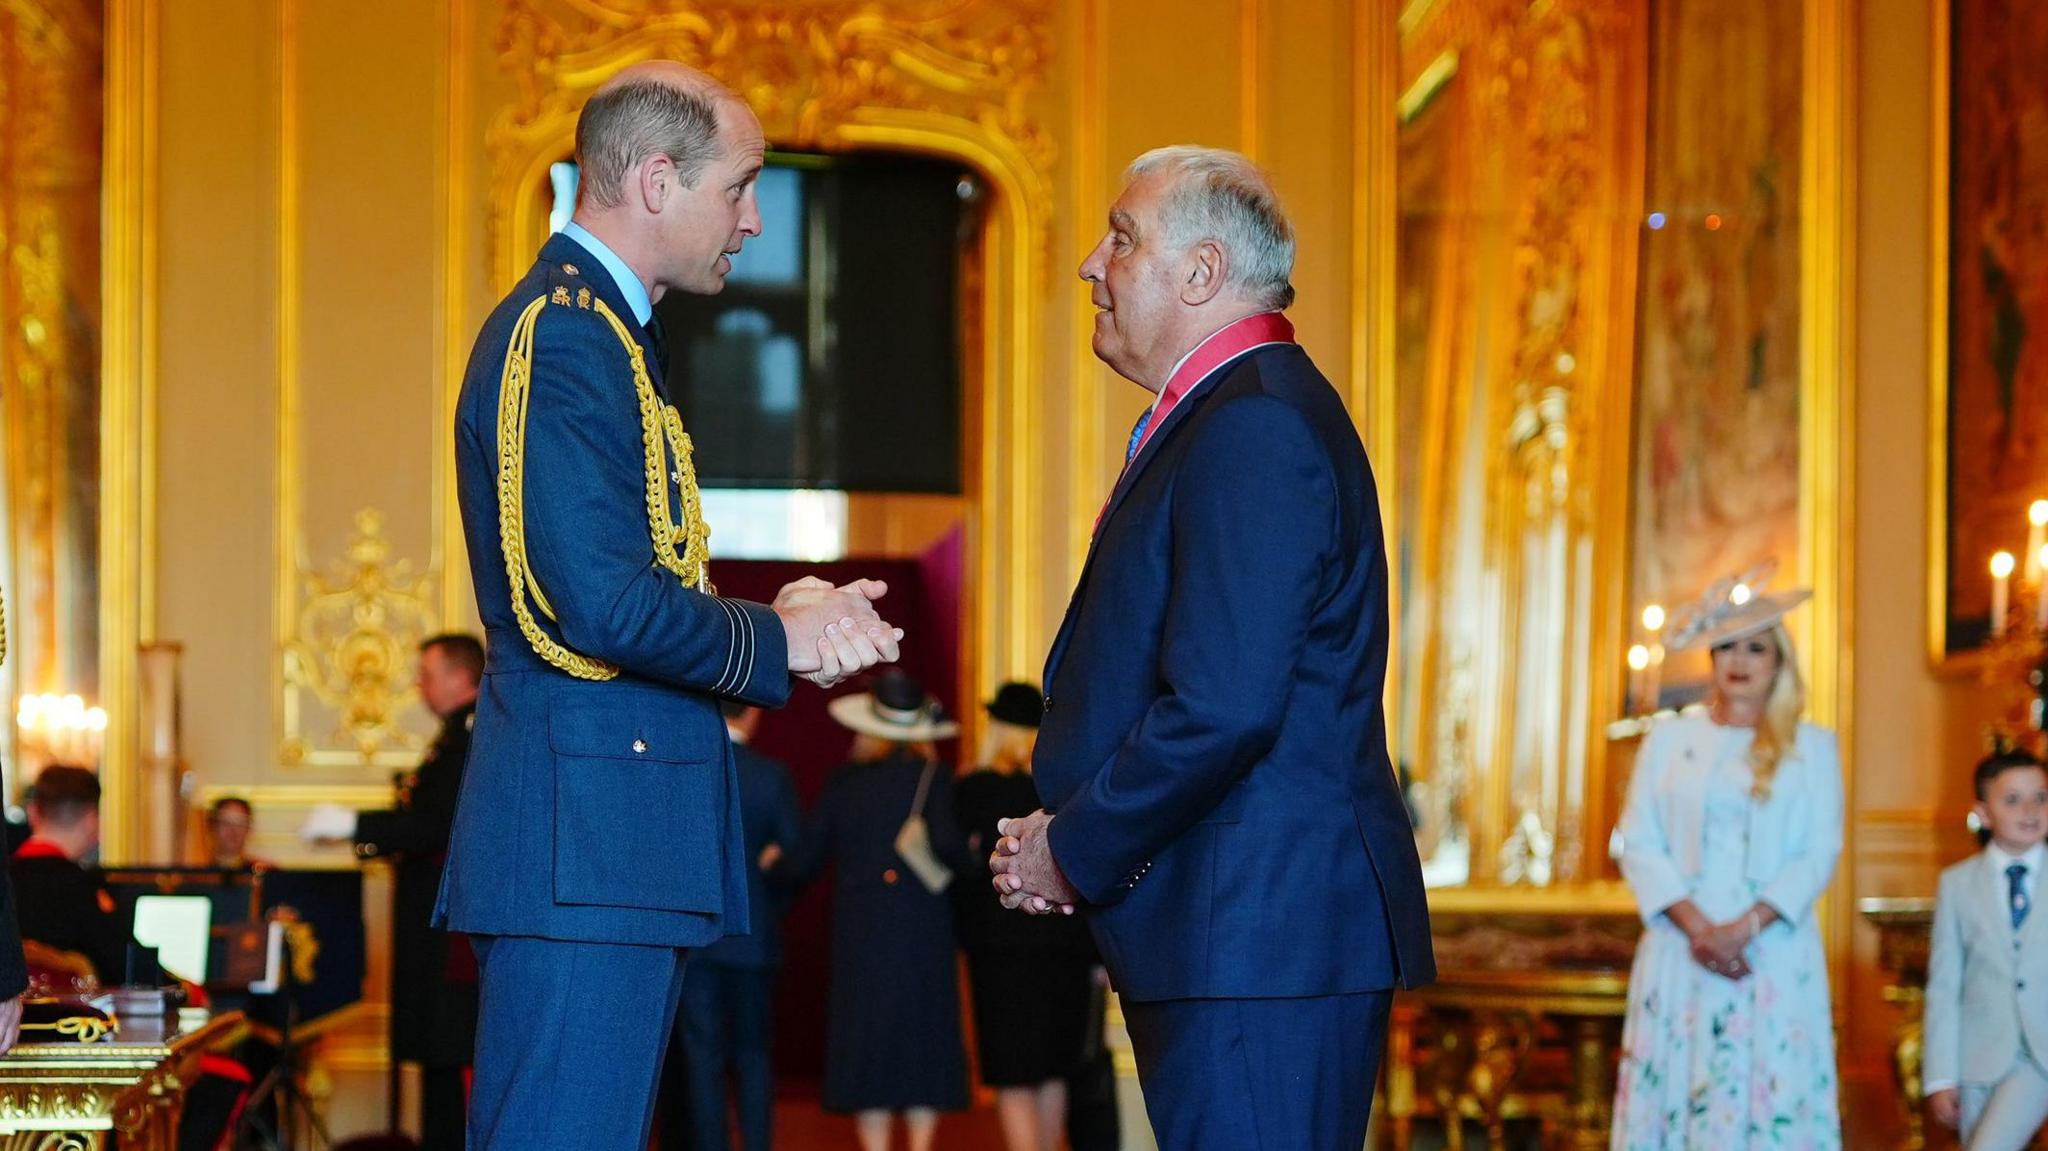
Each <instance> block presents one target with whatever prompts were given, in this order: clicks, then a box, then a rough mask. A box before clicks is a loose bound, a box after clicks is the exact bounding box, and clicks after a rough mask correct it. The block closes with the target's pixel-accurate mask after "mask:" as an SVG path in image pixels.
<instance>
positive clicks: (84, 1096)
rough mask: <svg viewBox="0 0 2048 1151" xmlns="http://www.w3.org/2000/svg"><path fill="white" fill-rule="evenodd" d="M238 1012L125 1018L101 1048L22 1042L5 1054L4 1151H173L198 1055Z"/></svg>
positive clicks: (0, 1121) (0, 1110)
mask: <svg viewBox="0 0 2048 1151" xmlns="http://www.w3.org/2000/svg"><path fill="white" fill-rule="evenodd" d="M241 1019H242V1017H241V1014H240V1013H239V1012H229V1013H227V1014H225V1015H219V1016H209V1015H208V1014H207V1013H206V1012H205V1011H191V1010H187V1011H183V1012H180V1013H179V1014H178V1015H177V1016H176V1017H175V1018H165V1019H162V1020H156V1019H132V1018H131V1019H125V1020H123V1021H122V1024H121V1030H120V1033H119V1035H118V1036H117V1037H116V1038H114V1039H111V1040H107V1041H103V1042H95V1043H74V1042H63V1043H35V1042H31V1043H23V1044H22V1045H20V1046H18V1047H16V1048H15V1049H14V1050H13V1051H11V1052H9V1053H7V1054H6V1055H0V1151H106V1149H107V1148H110V1147H112V1146H113V1145H114V1137H113V1136H114V1135H115V1133H118V1136H119V1144H120V1147H121V1148H122V1151H173V1149H174V1148H176V1147H177V1145H178V1119H179V1117H180V1116H181V1115H183V1113H184V1109H185V1091H186V1089H187V1088H188V1087H190V1086H191V1085H192V1084H193V1083H195V1082H197V1081H198V1079H199V1057H200V1056H201V1055H202V1054H203V1053H205V1051H206V1050H207V1048H208V1047H210V1046H211V1045H212V1044H213V1043H214V1042H215V1041H217V1040H219V1039H221V1038H223V1037H225V1036H227V1035H228V1034H229V1033H231V1032H232V1031H233V1030H234V1029H235V1028H236V1027H237V1026H239V1025H240V1023H241Z"/></svg>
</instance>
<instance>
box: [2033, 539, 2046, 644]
mask: <svg viewBox="0 0 2048 1151" xmlns="http://www.w3.org/2000/svg"><path fill="white" fill-rule="evenodd" d="M2034 562H2035V563H2036V564H2038V565H2040V570H2041V571H2044V572H2048V547H2043V548H2041V549H2040V550H2039V551H2036V552H2035V553H2034ZM2034 630H2035V631H2038V632H2048V587H2044V586H2042V581H2040V580H2035V581H2034Z"/></svg>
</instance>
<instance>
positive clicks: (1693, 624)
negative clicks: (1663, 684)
mask: <svg viewBox="0 0 2048 1151" xmlns="http://www.w3.org/2000/svg"><path fill="white" fill-rule="evenodd" d="M1777 566H1778V565H1777V562H1776V561H1774V560H1773V561H1766V562H1765V563H1762V564H1759V565H1757V566H1756V567H1754V568H1751V569H1750V570H1748V571H1746V572H1743V573H1742V574H1741V575H1738V576H1729V577H1728V578H1726V579H1723V580H1719V581H1716V582H1715V583H1714V584H1713V586H1711V587H1709V588H1707V590H1706V591H1705V592H1703V593H1701V595H1700V597H1699V598H1698V599H1696V600H1694V601H1693V602H1692V603H1689V604H1687V605H1686V606H1684V607H1682V608H1679V609H1678V611H1677V612H1676V613H1675V614H1673V615H1672V617H1671V631H1670V633H1669V634H1670V638H1669V639H1667V640H1666V641H1665V643H1664V647H1665V649H1666V650H1667V651H1674V652H1677V651H1692V650H1695V649H1698V648H1716V647H1720V646H1721V645H1722V644H1724V643H1734V642H1735V641H1736V640H1739V639H1747V638H1749V637H1750V636H1753V635H1756V634H1757V633H1759V632H1763V631H1768V630H1769V629H1770V628H1771V627H1773V626H1774V625H1776V624H1777V622H1778V621H1779V620H1781V619H1784V618H1785V613H1787V612H1789V611H1791V610H1792V609H1793V608H1796V607H1798V606H1799V605H1800V604H1803V603H1805V602H1806V601H1807V600H1810V599H1812V598H1813V589H1811V588H1792V589H1789V590H1786V591H1781V592H1771V591H1766V590H1765V588H1766V586H1767V585H1768V584H1769V583H1770V579H1771V576H1772V575H1774V574H1776V571H1777Z"/></svg>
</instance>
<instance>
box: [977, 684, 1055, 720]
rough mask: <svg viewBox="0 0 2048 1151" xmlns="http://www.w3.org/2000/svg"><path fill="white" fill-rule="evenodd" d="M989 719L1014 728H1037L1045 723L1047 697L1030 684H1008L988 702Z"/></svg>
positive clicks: (999, 689)
mask: <svg viewBox="0 0 2048 1151" xmlns="http://www.w3.org/2000/svg"><path fill="white" fill-rule="evenodd" d="M986 710H987V711H988V717H989V718H990V719H992V720H995V721H996V722H997V723H1007V724H1010V725H1011V726H1013V727H1037V726H1038V725H1039V724H1041V723H1044V722H1045V697H1044V696H1042V695H1039V694H1038V689H1037V688H1036V687H1033V686H1032V685H1030V684H1028V683H1016V682H1011V683H1006V684H1004V685H1003V686H1001V687H999V688H997V689H996V697H995V698H994V699H992V700H989V701H988V706H987V709H986Z"/></svg>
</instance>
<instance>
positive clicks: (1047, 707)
mask: <svg viewBox="0 0 2048 1151" xmlns="http://www.w3.org/2000/svg"><path fill="white" fill-rule="evenodd" d="M1045 710H1047V711H1051V710H1052V697H1051V696H1046V697H1045Z"/></svg>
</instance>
